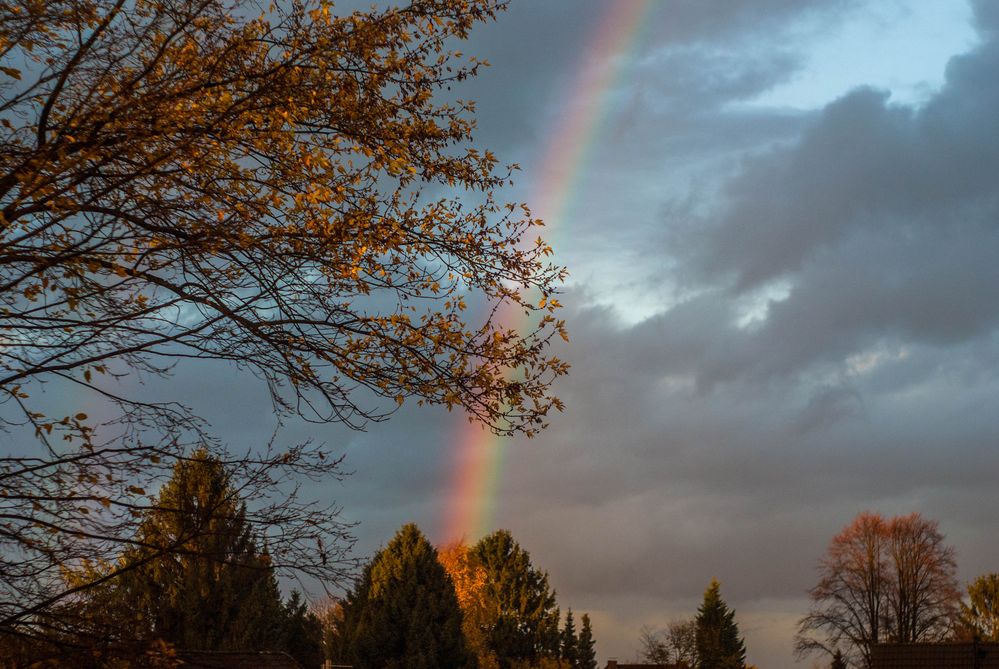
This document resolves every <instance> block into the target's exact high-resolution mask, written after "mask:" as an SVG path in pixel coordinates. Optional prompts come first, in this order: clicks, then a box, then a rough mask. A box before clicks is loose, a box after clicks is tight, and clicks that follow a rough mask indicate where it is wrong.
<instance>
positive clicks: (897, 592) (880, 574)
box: [796, 513, 959, 669]
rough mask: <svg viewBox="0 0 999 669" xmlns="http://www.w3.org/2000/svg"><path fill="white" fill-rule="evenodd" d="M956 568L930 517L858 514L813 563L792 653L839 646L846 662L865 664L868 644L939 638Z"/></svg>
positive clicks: (949, 619)
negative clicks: (815, 568)
mask: <svg viewBox="0 0 999 669" xmlns="http://www.w3.org/2000/svg"><path fill="white" fill-rule="evenodd" d="M956 570H957V567H956V564H955V561H954V549H953V548H952V547H950V546H947V545H945V544H944V537H943V535H942V534H940V532H939V530H938V528H937V523H936V522H935V521H931V520H927V519H925V518H923V517H922V516H920V515H919V514H918V513H914V514H911V515H909V516H899V517H895V518H891V519H887V520H886V519H885V518H883V517H882V516H880V515H878V514H873V513H861V514H860V515H858V516H857V517H856V518H854V520H853V522H851V523H850V524H849V525H847V526H846V527H845V528H843V530H842V531H841V532H840V533H839V534H837V535H836V536H835V537H833V539H832V541H831V542H830V544H829V549H828V551H827V552H826V555H825V557H823V558H822V560H821V561H820V562H819V582H818V584H817V585H816V586H815V587H814V588H812V589H811V591H810V592H809V596H810V597H811V599H812V602H813V606H812V609H811V611H809V613H808V615H807V616H805V617H804V618H802V620H801V621H800V622H799V623H798V635H797V640H796V650H797V653H798V655H799V656H802V655H805V654H808V653H811V652H824V653H827V654H828V655H829V656H833V655H835V654H836V652H837V650H839V649H843V648H845V649H847V650H846V652H845V654H844V657H845V659H846V660H847V661H848V663H849V664H851V665H852V666H856V667H863V668H865V669H867V668H869V667H870V666H871V651H870V649H871V646H872V645H874V644H876V643H883V642H900V643H906V642H916V641H938V640H941V639H943V638H946V637H947V636H948V635H949V634H950V633H951V630H952V628H953V624H954V619H955V615H956V612H957V606H958V601H959V593H958V590H957V581H956V578H955V573H956Z"/></svg>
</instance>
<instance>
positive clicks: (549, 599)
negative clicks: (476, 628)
mask: <svg viewBox="0 0 999 669" xmlns="http://www.w3.org/2000/svg"><path fill="white" fill-rule="evenodd" d="M472 552H473V556H474V558H475V560H476V561H477V563H478V564H480V565H482V567H484V568H485V570H486V577H487V578H486V582H487V586H486V593H487V595H486V596H487V597H488V598H489V600H490V601H491V604H492V606H494V607H495V611H496V623H495V625H494V626H493V628H492V629H491V630H490V632H489V640H488V643H489V647H490V648H491V649H492V651H493V652H494V653H495V654H496V657H497V659H498V660H499V664H500V669H509V668H510V667H511V666H513V665H514V664H522V663H527V664H537V663H539V662H540V660H541V659H542V658H555V657H558V654H559V629H558V623H559V614H558V609H557V607H556V605H555V592H554V591H553V590H552V589H551V588H550V587H549V585H548V574H547V573H545V572H543V571H539V570H537V569H535V568H534V567H533V566H532V565H531V557H530V555H529V554H528V553H527V551H525V550H524V549H522V548H521V547H520V545H519V544H518V543H517V542H516V541H514V539H513V536H512V535H511V534H510V532H509V531H507V530H497V531H496V532H494V533H492V534H490V535H488V536H486V537H483V538H482V540H480V541H479V543H477V544H476V545H475V547H474V548H473V551H472Z"/></svg>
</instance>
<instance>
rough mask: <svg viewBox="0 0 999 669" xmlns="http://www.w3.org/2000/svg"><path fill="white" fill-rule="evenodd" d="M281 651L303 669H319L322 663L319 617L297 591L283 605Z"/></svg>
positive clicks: (321, 631) (321, 634)
mask: <svg viewBox="0 0 999 669" xmlns="http://www.w3.org/2000/svg"><path fill="white" fill-rule="evenodd" d="M282 617H283V620H282V623H283V625H282V630H281V649H282V650H284V652H286V653H288V654H289V655H291V656H292V657H293V658H295V660H296V661H297V662H298V664H299V665H301V666H302V667H303V668H304V669H319V667H320V666H321V665H322V663H323V659H324V658H323V644H322V636H323V629H322V625H321V623H320V622H319V617H318V616H316V614H314V613H313V612H312V611H310V610H309V605H308V603H307V602H306V601H305V599H303V598H302V596H301V594H300V593H299V592H298V591H297V590H293V591H292V593H291V597H289V598H288V601H287V602H285V604H284V615H283V616H282Z"/></svg>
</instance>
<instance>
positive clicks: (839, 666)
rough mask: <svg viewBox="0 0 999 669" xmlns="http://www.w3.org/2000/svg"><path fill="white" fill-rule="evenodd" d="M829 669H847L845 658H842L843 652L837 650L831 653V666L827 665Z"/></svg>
mask: <svg viewBox="0 0 999 669" xmlns="http://www.w3.org/2000/svg"><path fill="white" fill-rule="evenodd" d="M829 669H847V667H846V658H844V657H843V651H841V650H840V649H839V648H837V649H836V651H835V652H834V653H833V656H832V664H830V665H829Z"/></svg>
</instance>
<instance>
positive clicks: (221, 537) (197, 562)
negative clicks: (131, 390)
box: [114, 451, 283, 650]
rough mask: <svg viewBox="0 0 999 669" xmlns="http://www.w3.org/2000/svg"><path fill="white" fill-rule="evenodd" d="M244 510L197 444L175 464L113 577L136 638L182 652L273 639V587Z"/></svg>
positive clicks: (261, 646)
mask: <svg viewBox="0 0 999 669" xmlns="http://www.w3.org/2000/svg"><path fill="white" fill-rule="evenodd" d="M246 515H247V510H246V506H245V504H244V503H243V502H242V501H241V500H240V498H239V494H238V491H237V490H236V489H235V488H234V487H233V486H232V483H231V481H230V480H229V477H228V475H227V473H226V471H225V468H224V467H223V465H222V463H221V462H220V461H219V460H218V459H216V458H213V457H211V456H210V455H209V454H208V453H207V452H206V451H198V452H196V453H195V454H194V455H193V456H192V458H191V459H190V460H189V461H185V462H179V463H177V465H176V466H175V467H174V473H173V476H172V477H171V479H170V480H169V481H168V482H167V483H166V484H165V485H164V486H163V488H162V489H161V490H160V493H159V495H158V497H157V501H156V504H155V509H154V510H151V511H148V512H146V513H145V515H144V518H143V520H142V523H141V525H140V527H139V535H138V537H137V539H136V544H137V545H136V547H134V548H131V549H129V550H128V551H126V553H125V554H124V556H123V557H122V559H121V563H122V566H121V569H120V571H121V572H122V573H123V576H122V577H121V579H120V580H118V581H117V582H115V583H114V590H115V596H117V597H120V598H121V599H122V601H123V603H124V605H125V607H126V608H127V609H128V610H129V611H131V612H132V615H133V619H134V620H136V621H138V624H139V625H140V626H141V628H142V629H140V630H137V633H138V636H140V637H148V638H159V639H163V640H166V641H169V642H170V643H172V644H174V645H175V646H177V647H178V648H182V649H184V650H274V649H275V648H277V647H278V646H279V643H280V636H281V628H280V624H281V623H280V621H281V619H282V618H283V615H282V614H283V610H282V604H281V595H280V593H279V591H278V587H277V581H276V580H275V578H274V572H273V570H272V569H271V568H270V565H269V562H270V559H269V556H268V555H267V554H266V553H265V552H263V551H261V550H260V549H259V548H258V546H257V543H256V538H255V537H254V536H253V534H252V528H251V527H250V526H249V524H248V523H247V522H246ZM164 547H169V550H164Z"/></svg>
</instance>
